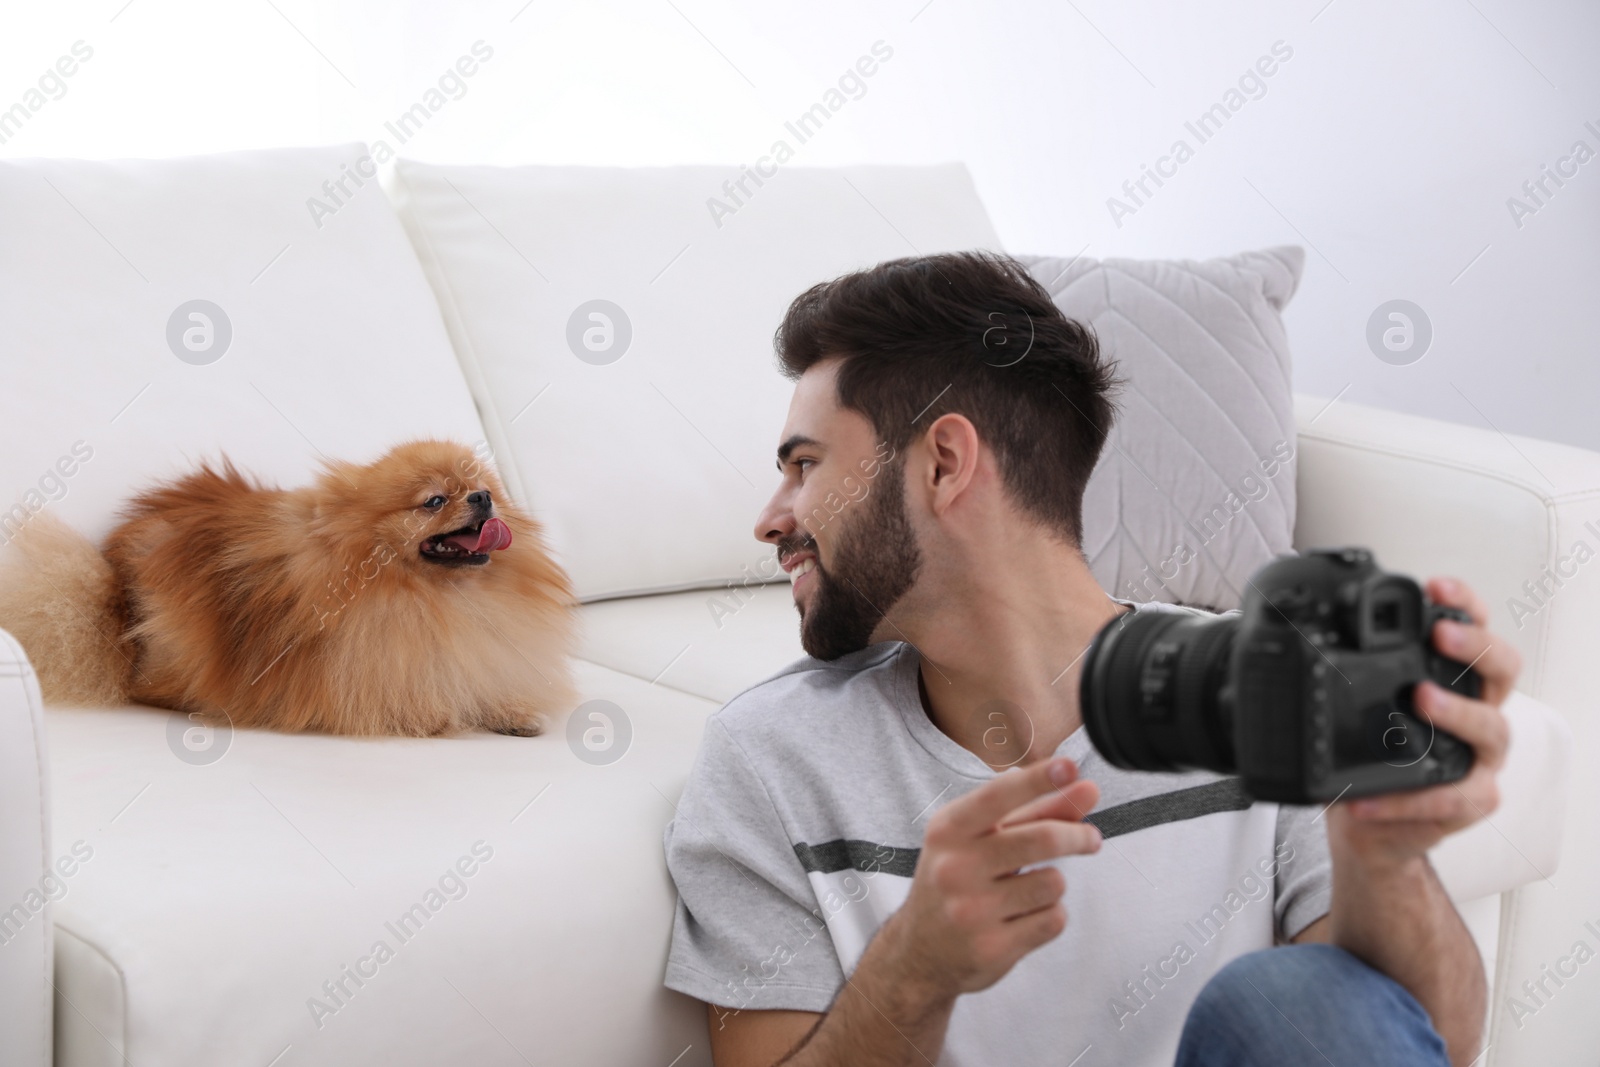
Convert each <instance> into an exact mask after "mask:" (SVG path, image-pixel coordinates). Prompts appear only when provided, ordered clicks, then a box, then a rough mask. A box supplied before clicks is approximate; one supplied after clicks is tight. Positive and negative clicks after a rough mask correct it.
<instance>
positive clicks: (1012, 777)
mask: <svg viewBox="0 0 1600 1067" xmlns="http://www.w3.org/2000/svg"><path fill="white" fill-rule="evenodd" d="M1077 778H1078V768H1077V767H1076V766H1074V765H1073V763H1072V761H1071V760H1067V759H1053V760H1049V761H1046V762H1044V763H1037V764H1034V765H1033V766H1031V767H1027V768H1025V769H1023V768H1013V769H1012V770H1009V771H1006V772H1005V773H1004V774H1001V775H999V776H998V777H996V778H995V779H994V780H993V781H990V782H986V783H984V784H983V785H981V786H979V787H978V788H977V789H974V790H973V791H972V792H970V793H968V794H967V795H966V796H963V797H959V798H957V799H955V800H952V801H951V802H950V803H948V804H946V805H945V806H944V807H943V808H940V809H939V810H938V811H937V812H935V813H934V815H933V817H932V818H930V819H929V820H928V826H927V829H926V831H925V832H924V833H923V839H922V855H921V857H920V858H919V859H918V860H917V871H916V874H915V875H913V876H912V879H911V890H910V892H909V893H908V894H907V896H906V902H905V904H903V905H901V907H900V908H899V910H897V911H896V912H895V913H894V914H893V915H891V916H890V917H889V918H888V919H887V920H886V921H885V922H884V924H883V926H882V927H880V928H879V930H878V933H877V936H875V937H874V938H873V939H872V940H871V942H869V943H868V945H867V950H866V952H864V953H863V954H862V956H861V961H860V962H859V963H858V964H857V965H856V968H855V972H854V973H853V974H852V975H851V976H850V977H849V978H848V979H847V980H846V981H845V984H844V988H843V989H841V990H840V991H839V996H838V999H836V1000H835V1001H834V1002H833V1006H832V1007H830V1008H829V1009H828V1012H827V1014H825V1015H817V1014H814V1013H811V1012H792V1011H791V1012H784V1011H758V1012H742V1013H734V1014H732V1015H729V1016H727V1018H726V1020H725V1022H726V1024H727V1025H715V1024H714V1025H713V1026H712V1028H711V1049H712V1056H713V1058H714V1059H715V1060H716V1062H717V1064H718V1067H723V1065H725V1064H738V1065H741V1067H742V1065H750V1067H766V1065H768V1064H772V1063H777V1062H782V1063H783V1064H784V1065H785V1067H822V1065H829V1067H832V1065H837V1064H844V1063H848V1064H852V1065H856V1067H865V1065H868V1064H871V1065H873V1067H881V1065H888V1064H892V1065H896V1067H922V1065H924V1064H929V1063H932V1062H933V1061H934V1060H936V1059H938V1058H939V1053H940V1050H941V1049H942V1048H943V1047H944V1037H945V1029H946V1028H947V1027H948V1026H949V1025H950V1013H951V1011H952V1010H954V1008H955V1003H956V998H958V997H959V996H960V995H961V994H962V993H971V992H975V991H977V990H980V989H986V988H988V987H989V986H991V985H993V984H994V983H996V982H998V981H999V980H1000V979H1001V978H1002V977H1004V976H1005V974H1006V972H1007V971H1009V970H1011V968H1012V967H1013V966H1014V965H1015V964H1016V962H1017V961H1018V960H1020V959H1021V958H1022V957H1023V956H1026V955H1027V954H1028V953H1030V952H1032V951H1033V950H1034V949H1036V948H1038V947H1039V946H1040V945H1042V944H1044V943H1045V942H1047V941H1049V940H1051V939H1052V938H1054V937H1055V936H1056V935H1058V934H1059V933H1061V931H1062V930H1063V929H1065V928H1066V925H1067V909H1066V907H1065V906H1064V905H1063V904H1062V903H1061V895H1062V893H1064V892H1065V891H1066V887H1067V886H1066V880H1065V879H1064V878H1062V876H1061V872H1060V871H1059V870H1057V869H1056V868H1054V867H1040V868H1038V869H1036V870H1032V871H1028V872H1027V873H1020V872H1021V869H1022V868H1024V867H1028V866H1031V865H1033V864H1036V863H1045V862H1047V861H1049V860H1053V859H1058V858H1060V857H1062V856H1072V855H1081V854H1085V853H1090V852H1098V851H1099V850H1100V831H1099V830H1097V829H1095V828H1094V827H1093V826H1090V825H1087V824H1086V823H1084V821H1083V817H1084V815H1085V814H1087V813H1088V811H1089V809H1091V808H1093V807H1094V806H1095V804H1096V803H1097V802H1098V801H1099V799H1100V790H1099V789H1097V788H1096V787H1095V784H1094V783H1093V782H1080V781H1078V780H1077ZM710 1010H711V1012H712V1015H713V1020H714V1021H715V1019H716V1013H717V1009H716V1008H714V1007H713V1008H711V1009H710Z"/></svg>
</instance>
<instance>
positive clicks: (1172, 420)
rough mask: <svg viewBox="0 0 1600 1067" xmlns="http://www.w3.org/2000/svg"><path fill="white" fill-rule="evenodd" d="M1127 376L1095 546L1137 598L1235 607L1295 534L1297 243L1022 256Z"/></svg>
mask: <svg viewBox="0 0 1600 1067" xmlns="http://www.w3.org/2000/svg"><path fill="white" fill-rule="evenodd" d="M1019 258H1020V259H1022V260H1023V262H1025V263H1027V264H1028V265H1029V270H1030V271H1031V272H1032V273H1033V275H1034V277H1035V278H1037V279H1038V280H1039V281H1040V283H1041V284H1043V285H1044V286H1045V287H1046V288H1047V289H1048V290H1049V292H1050V294H1051V296H1052V297H1053V298H1054V299H1055V302H1056V306H1058V307H1059V308H1061V310H1062V311H1063V312H1065V313H1066V314H1067V315H1068V316H1070V317H1072V318H1074V319H1077V320H1079V321H1081V322H1085V323H1087V324H1089V325H1091V326H1092V327H1093V328H1094V330H1095V333H1096V334H1097V335H1098V336H1099V339H1100V344H1101V347H1102V349H1103V350H1104V351H1105V352H1106V354H1108V355H1109V356H1110V357H1112V358H1113V359H1115V360H1117V363H1118V371H1119V374H1120V375H1121V377H1122V378H1123V379H1124V380H1125V385H1124V388H1123V390H1122V392H1121V394H1120V404H1119V408H1120V410H1119V412H1118V415H1117V418H1116V421H1115V423H1114V424H1113V427H1112V431H1111V437H1110V442H1109V443H1108V445H1107V446H1106V450H1105V453H1104V455H1102V456H1101V459H1100V463H1099V466H1098V467H1096V469H1095V472H1094V475H1093V476H1092V477H1091V478H1090V480H1089V485H1088V489H1087V490H1086V492H1085V494H1084V502H1083V511H1084V515H1083V521H1084V553H1085V555H1086V556H1087V557H1088V558H1089V562H1090V566H1091V567H1092V569H1093V571H1094V574H1095V577H1096V578H1098V579H1099V580H1100V584H1101V585H1102V586H1104V587H1105V588H1106V589H1107V590H1109V591H1111V592H1113V593H1114V594H1115V595H1117V596H1120V597H1125V598H1127V599H1130V600H1138V601H1145V600H1165V601H1172V602H1182V603H1188V604H1200V605H1205V606H1208V607H1216V608H1233V607H1238V606H1239V601H1240V590H1242V589H1243V588H1244V583H1245V580H1246V579H1247V578H1248V577H1249V576H1250V575H1251V573H1252V572H1254V571H1255V570H1256V568H1258V567H1260V566H1261V565H1262V564H1264V563H1266V562H1267V561H1268V560H1270V559H1271V558H1272V557H1273V556H1275V555H1279V554H1281V553H1284V552H1288V551H1290V549H1291V546H1292V542H1293V536H1294V514H1295V464H1294V458H1293V457H1294V453H1295V422H1294V397H1293V394H1292V390H1291V388H1290V374H1289V341H1288V337H1287V335H1286V334H1285V332H1284V328H1283V320H1282V317H1281V312H1282V311H1283V307H1284V305H1285V304H1287V303H1288V301H1289V298H1290V297H1291V296H1293V295H1294V291H1295V287H1296V286H1297V285H1298V284H1299V281H1300V270H1301V267H1302V266H1303V265H1304V262H1305V254H1304V252H1303V251H1302V250H1301V249H1299V248H1272V249H1268V250H1266V251H1263V252H1246V253H1244V254H1242V255H1236V256H1229V257H1226V258H1223V259H1210V260H1204V261H1201V262H1195V261H1191V260H1184V261H1164V260H1129V259H1107V260H1092V259H1087V258H1084V257H1078V258H1075V259H1060V258H1051V257H1040V256H1022V257H1019Z"/></svg>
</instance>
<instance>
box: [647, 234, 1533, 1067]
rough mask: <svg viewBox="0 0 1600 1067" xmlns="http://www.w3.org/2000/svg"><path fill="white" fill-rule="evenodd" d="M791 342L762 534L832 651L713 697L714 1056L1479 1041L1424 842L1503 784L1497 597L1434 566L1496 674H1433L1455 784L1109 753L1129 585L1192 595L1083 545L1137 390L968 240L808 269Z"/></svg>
mask: <svg viewBox="0 0 1600 1067" xmlns="http://www.w3.org/2000/svg"><path fill="white" fill-rule="evenodd" d="M778 353H779V358H780V360H781V361H782V365H783V368H784V370H785V372H786V373H787V374H788V375H789V376H790V377H791V378H792V379H794V381H795V383H796V385H795V391H794V398H793V401H792V403H791V405H790V410H789V417H788V423H787V425H786V426H785V427H784V429H783V431H782V434H781V436H780V444H779V447H778V465H779V469H780V470H781V471H782V473H783V480H782V483H781V485H780V486H779V488H778V491H777V492H776V494H775V495H774V496H773V499H772V501H771V502H770V503H769V504H768V506H767V507H766V509H765V510H764V511H763V512H762V514H761V516H760V518H759V519H758V521H757V525H756V536H757V537H758V538H760V539H762V540H764V541H767V542H769V543H771V544H773V545H775V546H776V548H777V551H778V554H779V559H780V562H781V563H782V565H783V567H784V569H785V570H786V571H787V572H788V573H789V574H790V575H791V576H792V577H793V580H794V586H793V595H794V600H795V605H796V607H797V608H798V609H799V612H800V618H801V623H800V632H801V641H802V644H803V646H804V648H805V650H806V652H807V653H808V654H809V657H808V658H807V659H804V660H801V661H800V662H798V663H796V664H794V665H793V666H791V667H789V668H788V669H786V670H784V671H782V672H780V673H779V674H778V675H776V676H774V677H772V678H770V679H768V680H767V681H765V682H762V683H761V684H759V685H757V686H755V687H753V688H751V689H749V690H747V691H745V692H744V693H742V694H740V695H739V696H737V697H735V698H734V699H733V700H732V701H730V702H729V703H728V705H727V706H726V707H725V708H723V709H722V710H721V711H720V712H718V713H717V714H716V715H713V716H712V717H711V719H710V720H709V722H708V724H707V727H706V733H705V738H704V741H703V743H702V748H701V751H700V754H699V758H698V760H697V762H696V765H695V768H694V770H693V772H692V774H691V776H690V780H689V782H688V784H687V785H686V787H685V789H684V792H683V796H682V799H681V801H680V803H679V805H678V810H677V814H676V816H675V818H674V819H673V821H672V824H671V825H670V826H669V827H668V829H667V832H666V848H667V862H668V866H669V869H670V871H671V873H672V877H673V879H674V881H675V882H676V884H677V887H678V892H679V906H678V915H677V921H676V924H675V928H674V932H673V942H672V950H671V955H670V959H669V962H668V968H667V976H666V982H667V985H668V986H669V987H671V988H673V989H676V990H679V991H681V992H684V993H687V994H689V995H690V996H693V997H697V998H699V999H700V1000H702V1001H704V1002H705V1003H706V1004H707V1006H708V1011H709V1018H710V1026H711V1039H712V1050H713V1055H714V1058H715V1061H716V1063H717V1065H718V1067H767V1065H770V1064H775V1063H780V1062H781V1063H785V1064H792V1065H795V1067H800V1065H823V1064H852V1065H876V1064H885V1065H887V1064H907V1065H915V1064H933V1063H939V1064H945V1065H978V1064H1007V1065H1033V1064H1041V1065H1043V1064H1051V1065H1054V1067H1062V1065H1065V1064H1080V1065H1082V1067H1093V1065H1096V1064H1133V1065H1142V1064H1168V1063H1172V1062H1174V1057H1176V1060H1177V1062H1179V1063H1182V1064H1196V1065H1198V1064H1223V1063H1226V1064H1233V1065H1240V1064H1245V1065H1251V1064H1288V1063H1322V1062H1324V1060H1325V1059H1326V1060H1330V1061H1332V1062H1336V1063H1361V1064H1369V1065H1370V1064H1391V1063H1392V1064H1408V1065H1417V1064H1435V1065H1437V1064H1443V1063H1447V1062H1452V1063H1456V1064H1466V1063H1469V1062H1470V1061H1471V1060H1472V1058H1473V1057H1474V1056H1475V1055H1476V1053H1477V1045H1478V1042H1479V1037H1480V1034H1481V1030H1482V1024H1483V1012H1484V998H1485V990H1484V977H1483V972H1482V967H1481V963H1480V960H1479V956H1478V953H1477V950H1476V947H1475V946H1474V944H1473V942H1472V939H1471V937H1470V936H1469V934H1468V933H1467V931H1466V928H1465V927H1464V926H1463V925H1462V923H1461V920H1460V918H1459V916H1457V914H1456V912H1455V910H1454V908H1453V907H1452V906H1451V904H1450V901H1449V899H1448V898H1447V897H1446V895H1445V893H1444V891H1443V889H1442V888H1441V886H1440V884H1439V882H1438V879H1437V878H1436V877H1435V875H1434V873H1433V870H1432V868H1431V867H1430V866H1429V864H1428V861H1427V857H1426V852H1427V849H1428V848H1429V847H1431V846H1432V845H1433V844H1435V843H1436V842H1437V841H1438V840H1439V839H1440V838H1441V837H1443V836H1444V835H1446V834H1448V833H1451V832H1454V831H1456V830H1458V829H1461V828H1462V827H1464V826H1466V825H1468V824H1470V823H1471V822H1473V821H1475V820H1476V819H1478V818H1481V817H1482V816H1483V815H1484V814H1486V813H1488V812H1489V811H1492V810H1493V809H1494V807H1495V805H1496V792H1495V774H1496V772H1497V770H1498V769H1499V767H1500V765H1501V763H1502V761H1503V757H1504V751H1505V740H1506V726H1505V722H1504V719H1503V717H1502V716H1501V715H1500V712H1499V707H1498V706H1499V703H1500V702H1501V701H1502V700H1503V699H1504V697H1505V696H1506V695H1507V694H1508V693H1509V692H1510V689H1511V685H1512V682H1513V681H1514V679H1515V677H1516V672H1517V669H1518V663H1517V660H1516V654H1515V653H1514V652H1513V651H1512V650H1511V649H1510V648H1509V647H1508V646H1506V645H1505V644H1503V643H1499V642H1491V640H1490V636H1489V634H1488V633H1487V632H1486V631H1485V629H1484V628H1483V620H1484V618H1485V614H1484V608H1483V605H1482V603H1481V602H1480V601H1479V600H1478V599H1477V597H1476V596H1474V595H1473V594H1472V593H1471V592H1470V591H1469V590H1467V589H1466V588H1464V587H1463V586H1461V585H1460V584H1459V583H1456V582H1449V581H1434V582H1432V583H1430V585H1429V587H1428V593H1429V595H1430V596H1431V597H1432V598H1433V599H1434V600H1436V601H1439V602H1442V603H1445V604H1450V605H1453V606H1457V607H1461V608H1464V609H1466V610H1467V611H1468V612H1469V613H1470V614H1471V616H1472V617H1473V619H1474V620H1476V622H1475V624H1473V625H1465V624H1458V623H1453V622H1441V623H1439V624H1438V625H1437V626H1436V627H1435V630H1434V634H1433V639H1434V641H1435V643H1436V645H1437V646H1438V647H1439V648H1440V650H1441V651H1443V652H1444V653H1445V654H1447V655H1449V656H1451V657H1452V658H1455V659H1457V660H1460V661H1462V662H1467V661H1473V660H1476V669H1477V670H1478V671H1479V673H1480V674H1481V675H1482V677H1483V680H1484V687H1483V699H1482V700H1469V699H1466V698H1464V697H1460V696H1457V695H1455V694H1452V693H1449V692H1446V691H1444V690H1441V689H1439V688H1438V687H1435V686H1432V685H1429V684H1423V685H1422V686H1419V687H1418V696H1417V699H1418V702H1419V704H1420V705H1421V707H1422V709H1423V710H1424V712H1425V713H1427V714H1428V715H1429V716H1430V717H1431V718H1432V720H1433V721H1434V722H1435V723H1437V724H1438V725H1439V726H1440V727H1441V728H1444V729H1447V730H1449V731H1451V732H1453V733H1455V734H1456V735H1458V736H1460V737H1462V738H1463V739H1465V740H1467V741H1468V742H1469V743H1470V744H1472V745H1473V747H1474V749H1475V750H1476V753H1477V760H1476V763H1475V765H1474V768H1473V770H1472V772H1471V774H1470V775H1469V777H1467V778H1466V779H1463V780H1462V781H1460V782H1458V783H1456V784H1454V785H1449V786H1441V787H1437V788H1434V789H1429V790H1422V791H1418V792H1415V793H1410V794H1402V795H1396V796H1391V797H1386V798H1381V799H1375V800H1363V801H1359V802H1354V803H1340V804H1335V805H1334V806H1333V807H1332V808H1330V809H1329V810H1327V811H1326V812H1323V811H1318V810H1316V809H1303V808H1293V807H1287V806H1279V805H1275V804H1267V803H1255V804H1252V803H1251V802H1250V800H1249V798H1248V797H1246V796H1244V794H1243V793H1242V792H1241V791H1240V790H1239V788H1238V786H1237V783H1236V782H1234V781H1233V780H1231V779H1227V778H1222V777H1220V776H1218V775H1214V774H1210V773H1207V772H1195V773H1188V774H1168V775H1158V774H1142V773H1133V772H1127V771H1122V770H1119V769H1117V768H1114V767H1111V766H1110V765H1108V764H1107V763H1106V762H1105V761H1103V760H1102V759H1101V758H1100V757H1099V756H1098V755H1097V754H1096V753H1095V751H1094V750H1093V749H1092V747H1091V746H1090V744H1089V742H1088V739H1087V737H1086V736H1085V732H1084V730H1083V729H1082V725H1081V719H1080V715H1079V708H1078V675H1077V665H1078V663H1079V660H1080V657H1081V656H1082V653H1083V651H1084V649H1085V648H1086V647H1087V645H1088V643H1089V641H1090V639H1091V638H1092V637H1093V636H1094V634H1095V633H1096V632H1097V631H1098V630H1099V629H1100V628H1101V626H1103V625H1104V624H1105V623H1106V622H1107V621H1109V620H1111V619H1113V618H1115V617H1116V616H1117V615H1118V614H1119V613H1122V612H1126V611H1131V610H1146V611H1159V610H1168V611H1171V610H1179V611H1181V610H1189V609H1183V608H1175V607H1171V606H1167V605H1159V604H1147V605H1138V606H1135V605H1133V604H1130V603H1128V602H1126V601H1118V600H1116V599H1114V598H1111V597H1109V596H1107V595H1106V593H1105V592H1104V591H1103V590H1101V588H1100V587H1099V585H1098V584H1097V583H1096V581H1095V579H1094V577H1093V575H1092V574H1091V573H1090V571H1089V567H1088V565H1087V563H1086V562H1085V560H1084V558H1083V554H1082V551H1081V538H1082V521H1081V507H1082V499H1083V490H1084V486H1085V484H1086V483H1087V481H1088V478H1089V474H1090V472H1091V471H1092V470H1093V469H1094V465H1095V461H1096V460H1097V458H1098V457H1099V454H1100V451H1101V449H1102V447H1103V446H1104V443H1105V439H1106V434H1107V431H1108V429H1109V427H1110V425H1111V420H1112V417H1113V405H1112V401H1111V393H1112V390H1113V387H1114V385H1115V382H1114V380H1113V378H1112V375H1111V371H1110V368H1109V367H1108V366H1107V365H1106V363H1105V362H1104V361H1103V360H1102V358H1101V357H1100V354H1099V352H1098V350H1097V347H1096V344H1095V341H1094V338H1093V336H1092V335H1091V334H1089V333H1088V332H1087V331H1085V330H1084V329H1083V328H1082V327H1080V326H1079V325H1077V324H1076V323H1073V322H1072V321H1070V320H1068V319H1066V318H1065V317H1063V316H1062V315H1061V313H1060V312H1059V311H1058V310H1057V309H1056V308H1055V306H1054V305H1053V304H1052V303H1051V301H1050V299H1049V297H1048V296H1047V295H1046V294H1045V292H1044V291H1043V289H1042V288H1041V287H1040V286H1039V285H1038V284H1037V283H1036V282H1034V281H1033V280H1032V279H1031V278H1030V277H1029V276H1028V274H1027V272H1026V271H1025V270H1024V269H1023V268H1022V267H1021V266H1020V265H1019V264H1017V263H1015V262H1014V261H1011V260H1009V259H1006V258H1004V257H999V256H993V255H988V254H980V253H972V254H960V255H943V256H931V257H923V258H918V259H909V260H898V261H894V262H890V263H885V264H881V265H879V266H877V267H875V268H872V269H870V270H866V271H862V272H858V273H856V274H851V275H847V276H845V277H843V278H839V279H837V280H835V281H833V282H829V283H826V284H823V285H819V286H816V287H814V288H812V289H811V290H808V291H807V292H806V293H804V294H802V295H801V296H800V297H799V298H798V299H797V300H796V301H795V302H794V304H793V305H792V306H791V307H790V309H789V312H788V314H787V316H786V317H785V319H784V322H783V324H782V326H781V328H780V329H779V332H778ZM1069 903H1070V906H1071V914H1070V917H1069V914H1068V904H1069ZM1274 946H1279V947H1274ZM1354 1020H1358V1021H1359V1025H1351V1023H1352V1021H1354Z"/></svg>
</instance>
